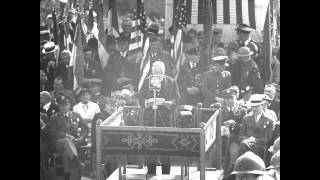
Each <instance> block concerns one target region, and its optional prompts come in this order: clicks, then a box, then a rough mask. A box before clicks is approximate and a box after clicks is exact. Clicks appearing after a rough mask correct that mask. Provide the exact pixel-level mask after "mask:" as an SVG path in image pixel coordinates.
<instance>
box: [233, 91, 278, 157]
mask: <svg viewBox="0 0 320 180" xmlns="http://www.w3.org/2000/svg"><path fill="white" fill-rule="evenodd" d="M250 104H251V108H252V112H250V113H249V114H248V115H247V116H245V117H244V118H243V121H242V125H241V128H240V133H239V140H240V142H241V143H240V151H239V155H242V154H243V153H245V152H247V151H252V152H254V153H255V154H257V155H258V156H260V157H261V158H265V153H266V148H267V146H268V145H270V143H271V141H272V138H273V130H274V128H275V124H274V123H275V122H274V120H273V119H271V118H270V117H269V116H266V115H265V113H264V112H263V108H262V105H263V104H264V101H263V99H262V96H261V94H253V95H251V97H250Z"/></svg>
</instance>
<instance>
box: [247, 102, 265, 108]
mask: <svg viewBox="0 0 320 180" xmlns="http://www.w3.org/2000/svg"><path fill="white" fill-rule="evenodd" d="M264 103H265V101H262V102H259V103H251V102H250V103H249V105H250V106H251V107H254V106H260V105H262V104H264Z"/></svg>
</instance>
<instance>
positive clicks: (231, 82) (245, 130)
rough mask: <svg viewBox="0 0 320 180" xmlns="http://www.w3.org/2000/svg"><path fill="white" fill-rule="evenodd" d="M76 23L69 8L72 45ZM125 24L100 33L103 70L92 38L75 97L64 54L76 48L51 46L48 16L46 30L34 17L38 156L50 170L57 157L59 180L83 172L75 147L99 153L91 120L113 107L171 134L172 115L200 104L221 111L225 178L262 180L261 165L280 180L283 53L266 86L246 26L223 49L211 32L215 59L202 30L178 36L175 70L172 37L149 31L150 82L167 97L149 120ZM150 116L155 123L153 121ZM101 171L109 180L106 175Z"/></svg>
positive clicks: (257, 47)
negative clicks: (128, 109) (136, 109)
mask: <svg viewBox="0 0 320 180" xmlns="http://www.w3.org/2000/svg"><path fill="white" fill-rule="evenodd" d="M75 16H76V11H75V9H73V8H70V9H69V10H68V15H67V18H66V21H61V22H60V23H65V26H63V27H66V32H67V33H68V34H70V37H71V39H73V37H74V36H75V29H76V24H75V21H74V19H75ZM94 18H96V16H94ZM96 21H97V20H95V22H96ZM121 25H122V30H123V31H122V32H121V33H120V34H119V37H115V36H113V35H111V34H108V30H106V31H105V33H106V47H107V51H108V53H109V55H110V56H109V59H108V60H107V61H108V63H107V65H106V66H103V64H102V63H101V59H99V55H98V40H97V39H96V38H95V37H94V36H90V37H89V38H87V39H86V40H85V41H86V42H84V47H83V54H84V64H83V67H84V68H83V74H84V79H83V82H81V84H79V88H77V89H74V88H73V86H72V85H71V84H73V81H74V79H70V71H73V69H70V67H69V66H70V59H71V54H72V52H71V51H70V50H68V49H72V48H67V47H61V46H59V45H58V44H55V43H54V42H55V39H56V38H58V37H54V33H53V32H54V31H53V22H52V15H51V14H49V15H47V17H46V20H45V21H41V18H40V132H41V134H40V138H41V142H40V144H41V146H40V148H41V150H42V152H45V153H43V154H42V156H41V160H42V162H41V163H43V167H44V168H45V169H47V168H48V167H49V166H51V164H50V162H52V160H51V161H49V159H52V154H53V153H59V154H61V155H62V157H63V166H64V177H65V180H67V179H70V177H71V176H73V175H74V174H73V173H74V172H76V173H77V174H76V175H75V176H80V172H81V168H82V167H83V166H84V164H83V162H82V161H81V158H80V157H79V147H80V146H81V145H83V144H87V143H92V148H95V140H94V138H92V141H91V140H90V138H88V136H89V135H88V134H91V135H92V136H93V137H95V128H94V127H95V121H96V120H97V119H106V118H107V117H109V116H110V115H111V114H112V113H113V112H115V110H116V109H117V108H118V107H119V106H123V105H127V106H141V107H142V108H145V111H144V120H145V122H143V125H145V126H160V127H173V126H174V124H173V123H172V121H171V118H172V116H171V114H172V112H173V110H174V108H175V107H177V106H178V105H191V106H196V105H197V104H198V103H199V102H201V103H202V104H203V106H204V107H207V108H212V107H216V106H219V107H221V108H222V112H221V113H222V118H223V119H222V125H223V126H222V129H223V134H222V136H223V137H222V140H223V141H222V152H223V156H224V157H225V163H228V164H229V166H228V169H226V170H225V171H227V172H229V173H230V174H231V176H230V177H231V178H232V177H233V178H234V177H236V178H237V179H244V177H246V178H247V179H255V178H258V177H259V176H261V175H265V174H266V173H265V172H266V169H268V168H266V165H267V166H269V165H270V167H269V169H272V171H271V170H269V171H268V173H269V172H270V173H269V176H270V177H272V178H274V179H279V178H280V161H279V158H280V131H279V127H280V76H279V70H280V69H279V64H280V63H279V62H280V56H279V54H280V50H278V51H276V52H274V53H273V58H272V59H273V60H274V63H273V65H272V71H273V72H274V73H273V76H272V79H271V80H270V81H268V82H266V81H265V79H266V77H265V75H264V74H263V73H262V72H263V68H264V59H263V58H262V56H261V54H262V52H261V44H260V43H257V42H255V41H253V40H252V39H251V38H250V32H251V30H252V28H251V27H249V26H248V25H246V24H240V25H238V26H237V28H236V29H235V31H236V33H237V37H238V39H235V40H234V41H232V42H230V43H223V42H221V38H222V35H223V31H222V29H219V28H214V29H213V30H212V34H213V45H212V47H211V48H212V54H211V55H208V52H207V51H206V43H205V42H206V37H205V35H204V32H203V31H197V30H196V29H193V28H191V29H183V38H182V39H183V40H182V41H183V60H182V61H181V62H182V63H181V66H180V69H179V70H178V69H177V66H176V62H175V59H173V58H172V56H171V49H172V47H173V45H172V42H171V40H170V39H171V36H172V33H173V29H172V27H171V28H169V32H170V35H169V36H168V37H164V36H163V35H160V34H159V25H158V24H156V23H153V24H151V25H149V27H148V36H149V37H150V48H149V50H148V54H150V58H151V59H150V62H151V68H150V75H157V76H159V77H161V78H160V84H161V85H160V86H161V89H159V90H157V92H156V96H157V97H159V98H163V102H161V103H160V104H158V105H157V108H156V109H157V111H154V109H155V105H154V102H153V101H151V100H150V99H151V98H153V97H154V95H155V94H154V92H155V91H153V90H151V89H150V88H149V86H150V85H149V82H150V78H151V77H152V76H148V77H146V78H145V79H144V81H143V84H142V87H141V88H138V84H139V80H140V74H141V73H140V71H141V70H140V61H139V58H140V59H141V57H142V55H141V54H139V53H141V52H138V53H137V54H132V53H130V54H129V53H128V48H129V44H130V35H131V32H132V31H133V30H134V29H133V28H132V20H131V19H130V18H129V17H127V18H126V19H124V20H123V21H122V24H121ZM59 27H60V25H59ZM61 27H62V26H61ZM70 46H71V47H72V46H73V45H72V44H70ZM206 53H207V54H206ZM154 113H156V120H155V122H154V121H150V120H153V117H154V115H155V114H154ZM125 118H126V119H127V120H126V121H125V125H140V124H139V123H138V122H137V114H136V113H131V114H130V115H129V116H126V117H125ZM269 147H270V149H269V150H268V148H269ZM93 152H94V149H93ZM273 154H274V155H273ZM271 157H272V158H271ZM227 161H228V162H227ZM161 162H162V165H163V166H162V172H163V173H164V174H170V162H169V161H168V160H167V159H162V160H161ZM146 164H147V166H148V173H149V174H155V171H156V169H155V168H156V163H155V160H150V161H148V162H147V163H146ZM250 168H251V169H250ZM74 169H75V170H74ZM106 169H107V171H109V172H108V173H109V174H110V173H111V172H110V171H111V168H110V167H107V166H106ZM234 174H235V176H233V175H234Z"/></svg>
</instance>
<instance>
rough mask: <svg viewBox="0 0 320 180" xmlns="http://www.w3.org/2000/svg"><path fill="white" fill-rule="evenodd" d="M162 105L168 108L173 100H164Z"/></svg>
mask: <svg viewBox="0 0 320 180" xmlns="http://www.w3.org/2000/svg"><path fill="white" fill-rule="evenodd" d="M163 105H164V106H165V107H167V108H168V109H170V108H171V106H172V105H173V102H172V101H165V102H164V103H163Z"/></svg>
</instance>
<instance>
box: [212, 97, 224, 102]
mask: <svg viewBox="0 0 320 180" xmlns="http://www.w3.org/2000/svg"><path fill="white" fill-rule="evenodd" d="M214 100H216V101H217V102H219V103H223V98H220V97H215V98H214Z"/></svg>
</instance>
